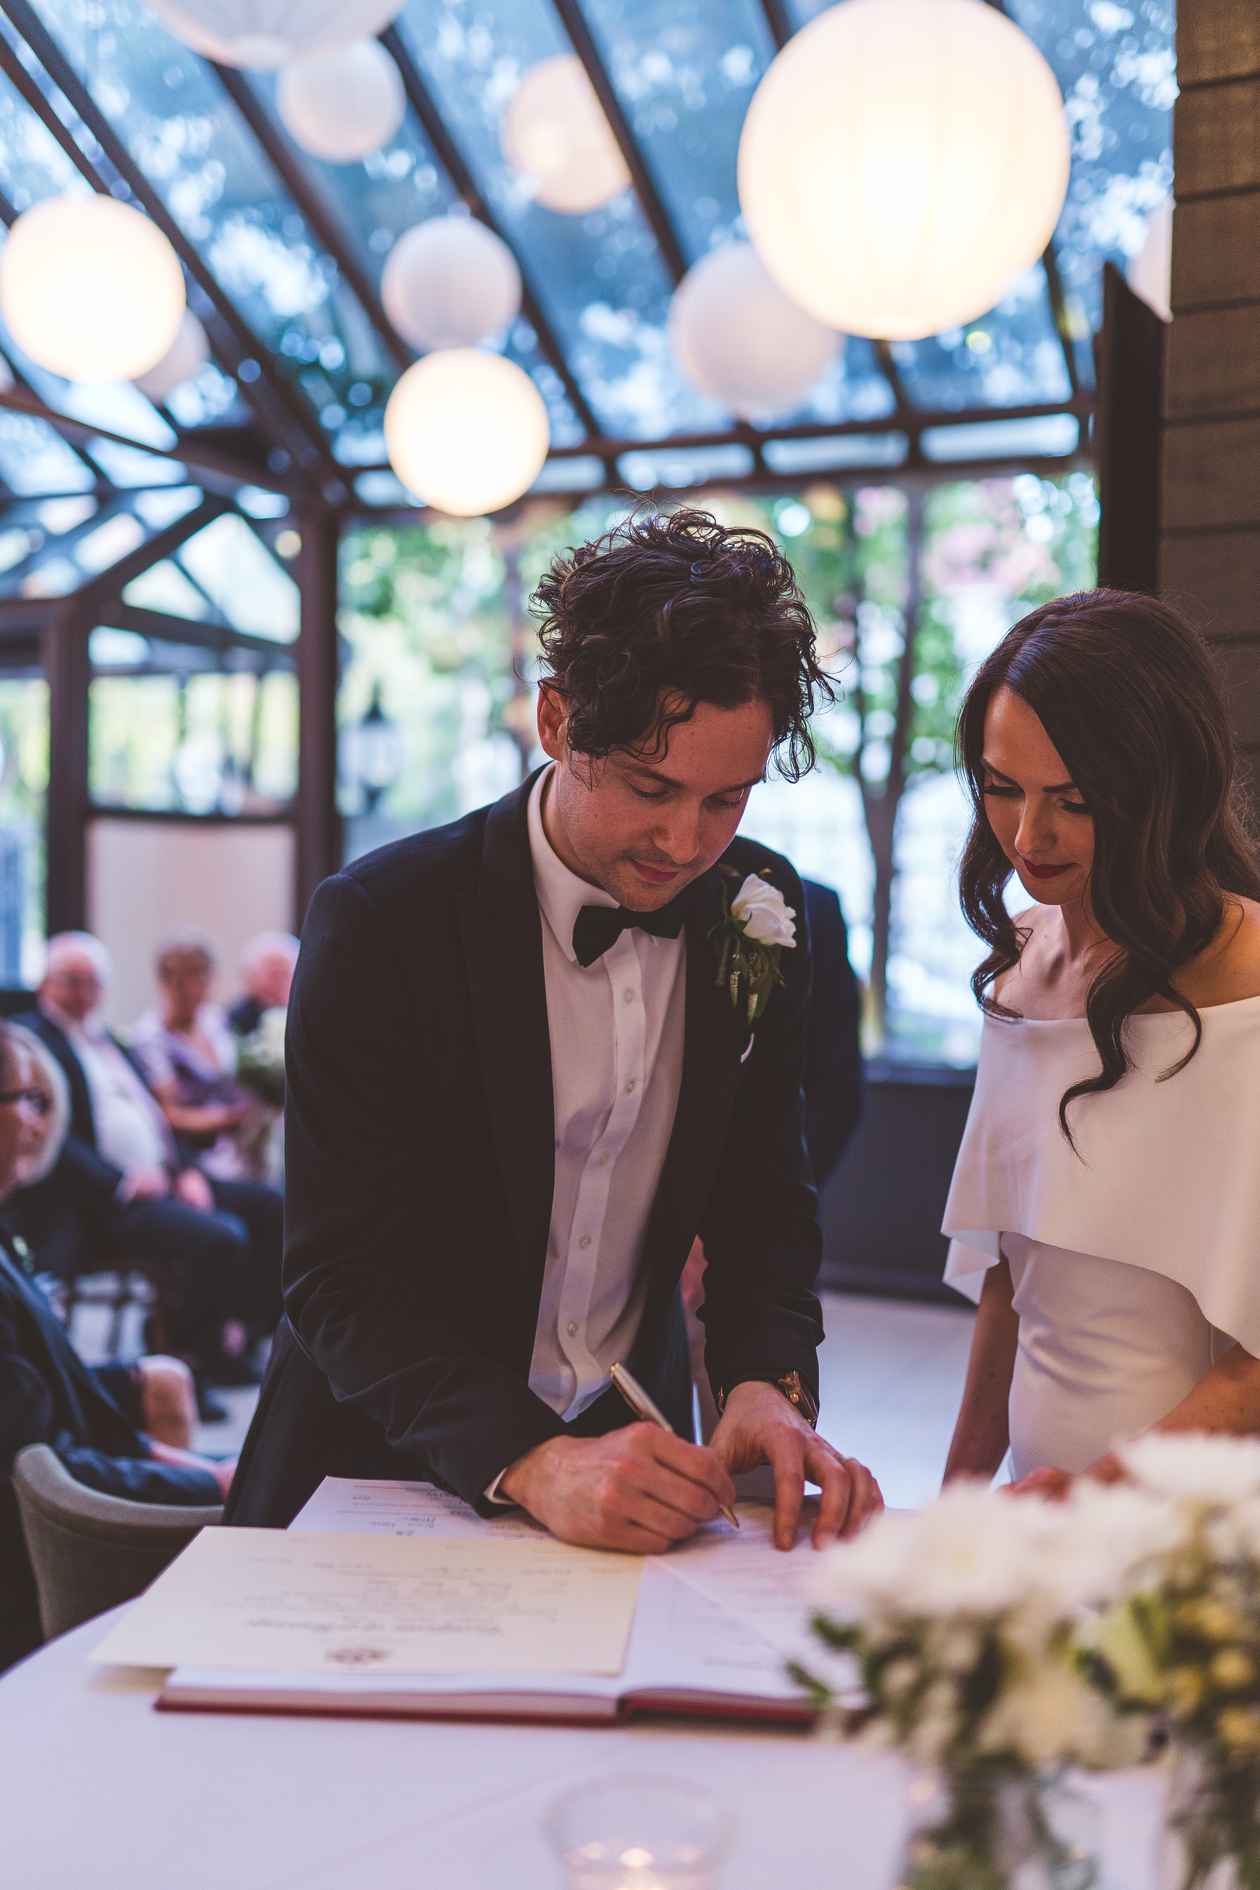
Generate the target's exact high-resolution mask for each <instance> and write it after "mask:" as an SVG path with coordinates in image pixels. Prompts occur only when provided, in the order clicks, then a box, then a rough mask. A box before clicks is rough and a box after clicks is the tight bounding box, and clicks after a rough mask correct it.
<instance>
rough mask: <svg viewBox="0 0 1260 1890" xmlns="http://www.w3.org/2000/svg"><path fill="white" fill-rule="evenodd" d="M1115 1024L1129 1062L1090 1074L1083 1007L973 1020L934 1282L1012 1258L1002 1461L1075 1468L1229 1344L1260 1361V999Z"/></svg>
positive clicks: (1178, 1394) (1165, 1405)
mask: <svg viewBox="0 0 1260 1890" xmlns="http://www.w3.org/2000/svg"><path fill="white" fill-rule="evenodd" d="M1199 1014H1200V1017H1201V1018H1202V1020H1203V1042H1202V1044H1201V1046H1200V1048H1199V1050H1198V1052H1197V1054H1196V1055H1195V1057H1194V1058H1193V1059H1192V1060H1191V1062H1190V1063H1189V1064H1188V1065H1187V1066H1186V1068H1185V1069H1184V1070H1182V1071H1181V1072H1180V1073H1179V1074H1178V1075H1177V1076H1174V1077H1171V1078H1169V1079H1168V1080H1167V1081H1166V1082H1161V1081H1159V1080H1158V1079H1159V1077H1160V1075H1161V1073H1162V1072H1163V1071H1165V1070H1167V1069H1168V1068H1169V1067H1170V1066H1171V1065H1172V1064H1174V1063H1176V1062H1177V1061H1178V1059H1179V1058H1180V1057H1182V1056H1183V1055H1184V1054H1185V1052H1186V1050H1187V1049H1188V1048H1189V1046H1190V1043H1191V1041H1192V1032H1191V1026H1190V1024H1189V1021H1188V1020H1187V1019H1186V1018H1185V1017H1184V1016H1182V1014H1181V1013H1180V1012H1152V1013H1143V1014H1142V1015H1141V1016H1137V1017H1133V1018H1131V1019H1130V1020H1129V1022H1128V1024H1127V1025H1126V1027H1125V1028H1126V1033H1127V1034H1126V1042H1127V1047H1128V1050H1129V1054H1130V1056H1131V1057H1132V1059H1133V1061H1134V1064H1135V1067H1134V1068H1133V1069H1132V1070H1131V1071H1130V1072H1129V1073H1128V1075H1126V1076H1125V1077H1124V1078H1123V1079H1122V1081H1121V1082H1120V1083H1119V1084H1118V1085H1117V1087H1116V1088H1115V1089H1113V1090H1110V1091H1107V1092H1106V1093H1105V1094H1103V1095H1100V1096H1088V1097H1083V1098H1081V1099H1080V1100H1078V1101H1077V1102H1075V1103H1073V1104H1072V1106H1071V1109H1070V1111H1069V1117H1068V1119H1069V1121H1070V1123H1071V1125H1072V1130H1073V1134H1074V1135H1075V1138H1076V1144H1077V1148H1078V1150H1079V1152H1080V1153H1079V1157H1078V1155H1077V1154H1074V1153H1073V1151H1072V1149H1071V1147H1070V1146H1069V1144H1068V1143H1067V1141H1066V1140H1065V1138H1064V1137H1063V1135H1062V1133H1061V1132H1060V1128H1059V1121H1058V1106H1059V1098H1060V1096H1061V1095H1062V1094H1063V1092H1064V1090H1065V1089H1067V1088H1068V1087H1069V1086H1070V1085H1071V1084H1073V1083H1076V1082H1079V1081H1080V1080H1081V1079H1082V1078H1083V1077H1087V1076H1089V1075H1092V1074H1093V1072H1094V1071H1096V1070H1097V1068H1098V1056H1097V1052H1096V1050H1095V1049H1094V1044H1093V1039H1092V1038H1091V1036H1090V1034H1089V1028H1088V1026H1087V1024H1086V1023H1085V1020H1084V1019H1083V1018H1063V1019H1055V1020H1039V1019H1020V1020H1018V1021H1011V1022H1007V1021H1005V1020H999V1019H995V1018H986V1020H985V1024H984V1032H983V1037H982V1041H981V1048H980V1062H979V1068H978V1071H977V1076H976V1090H975V1095H974V1097H973V1100H972V1105H971V1113H970V1115H969V1116H968V1119H967V1127H966V1130H965V1132H964V1135H963V1140H962V1145H961V1147H960V1149H959V1153H958V1161H957V1164H956V1166H955V1169H954V1178H953V1183H952V1185H951V1188H950V1192H949V1199H948V1202H947V1204H946V1209H945V1221H944V1228H943V1231H944V1232H945V1233H946V1234H947V1235H948V1236H949V1237H950V1241H951V1245H950V1250H949V1259H948V1263H947V1265H946V1270H945V1278H946V1280H947V1281H948V1282H949V1283H950V1285H952V1286H954V1287H956V1288H957V1289H958V1290H959V1291H960V1292H962V1293H965V1294H967V1295H968V1296H969V1297H970V1298H973V1299H976V1300H978V1299H979V1297H980V1291H981V1286H982V1284H983V1278H984V1273H985V1271H986V1270H987V1269H988V1268H989V1267H991V1266H993V1265H994V1264H995V1262H996V1261H997V1259H998V1258H999V1256H1004V1257H1005V1258H1006V1260H1007V1262H1008V1264H1009V1267H1010V1271H1011V1279H1012V1283H1013V1286H1014V1306H1015V1311H1016V1313H1017V1314H1018V1316H1019V1344H1018V1351H1017V1354H1016V1360H1015V1370H1014V1376H1013V1379H1012V1383H1011V1397H1010V1426H1011V1461H1012V1470H1013V1474H1014V1475H1015V1476H1017V1477H1019V1476H1024V1475H1025V1474H1026V1473H1027V1472H1028V1471H1029V1470H1033V1469H1036V1468H1037V1467H1038V1466H1039V1465H1043V1464H1052V1465H1054V1466H1056V1467H1057V1468H1059V1469H1062V1470H1069V1471H1077V1470H1083V1469H1085V1468H1086V1467H1087V1466H1088V1465H1089V1464H1091V1463H1092V1462H1094V1460H1095V1459H1096V1458H1097V1457H1100V1456H1101V1455H1102V1454H1103V1453H1104V1452H1105V1451H1106V1450H1108V1449H1109V1448H1110V1447H1111V1446H1112V1445H1113V1444H1115V1443H1117V1442H1118V1441H1120V1440H1122V1439H1125V1438H1128V1437H1132V1436H1134V1435H1136V1433H1138V1432H1139V1431H1142V1430H1144V1429H1146V1428H1147V1426H1149V1425H1150V1424H1153V1423H1154V1422H1155V1421H1156V1420H1157V1419H1159V1418H1161V1417H1163V1416H1164V1415H1165V1413H1166V1412H1168V1411H1170V1410H1171V1409H1172V1408H1173V1406H1174V1405H1176V1404H1179V1403H1180V1401H1181V1400H1182V1398H1184V1397H1185V1396H1186V1394H1187V1392H1189V1391H1190V1390H1191V1388H1192V1387H1193V1386H1194V1385H1195V1384H1197V1383H1198V1381H1199V1380H1200V1379H1201V1378H1202V1377H1203V1376H1204V1374H1205V1373H1206V1372H1207V1371H1208V1370H1209V1369H1210V1367H1211V1365H1212V1363H1213V1360H1214V1359H1215V1358H1218V1357H1219V1356H1220V1354H1221V1352H1222V1351H1223V1350H1225V1349H1226V1348H1227V1347H1228V1345H1229V1344H1230V1342H1231V1341H1232V1340H1237V1341H1238V1342H1239V1344H1241V1345H1243V1346H1245V1347H1246V1349H1247V1350H1248V1351H1249V1352H1252V1353H1255V1354H1256V1355H1260V997H1252V998H1243V999H1241V1000H1239V1001H1238V1002H1236V1003H1233V1004H1220V1005H1215V1006H1212V1007H1210V1008H1208V1009H1205V1010H1202V1011H1200V1013H1199Z"/></svg>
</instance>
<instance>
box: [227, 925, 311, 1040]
mask: <svg viewBox="0 0 1260 1890" xmlns="http://www.w3.org/2000/svg"><path fill="white" fill-rule="evenodd" d="M297 961H298V941H297V940H296V939H295V938H294V936H293V934H292V932H259V933H258V934H257V936H256V937H254V938H252V939H251V940H250V941H249V944H248V945H247V946H246V947H245V950H244V951H243V952H242V953H241V984H242V985H243V986H244V990H243V992H242V995H241V996H240V997H239V998H238V999H237V1000H236V1003H235V1004H233V1006H232V1008H231V1009H230V1010H229V1012H228V1014H227V1020H228V1027H229V1029H231V1030H233V1031H235V1033H236V1035H237V1036H238V1037H249V1036H252V1035H253V1033H254V1031H256V1030H257V1028H258V1026H259V1024H260V1023H261V1022H262V1018H263V1013H264V1011H283V1010H285V1009H287V1008H288V1003H289V991H290V989H291V988H292V985H293V973H294V970H295V969H296V967H297Z"/></svg>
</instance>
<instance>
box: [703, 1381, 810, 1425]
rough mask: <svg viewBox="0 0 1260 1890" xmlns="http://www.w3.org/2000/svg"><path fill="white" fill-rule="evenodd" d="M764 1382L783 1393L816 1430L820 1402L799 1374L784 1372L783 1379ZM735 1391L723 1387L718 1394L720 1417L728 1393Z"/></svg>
mask: <svg viewBox="0 0 1260 1890" xmlns="http://www.w3.org/2000/svg"><path fill="white" fill-rule="evenodd" d="M738 1382H739V1383H740V1384H741V1385H744V1384H747V1383H748V1382H749V1381H748V1380H747V1379H746V1378H741V1379H740V1380H739V1381H738ZM762 1382H764V1383H765V1384H768V1385H773V1386H774V1388H775V1390H776V1391H781V1392H782V1393H783V1396H784V1397H785V1398H786V1399H787V1401H788V1403H789V1404H790V1405H793V1406H794V1407H795V1409H796V1410H797V1411H799V1412H800V1414H801V1416H802V1417H803V1418H804V1420H805V1422H806V1423H807V1424H808V1425H809V1427H810V1429H811V1430H813V1429H814V1427H815V1426H816V1425H817V1423H818V1400H817V1398H815V1396H814V1394H813V1392H812V1391H811V1390H810V1388H809V1386H808V1385H807V1384H806V1383H805V1380H804V1379H803V1378H802V1377H801V1374H800V1373H799V1372H784V1374H783V1376H782V1377H781V1378H767V1379H765V1380H763V1381H762ZM734 1389H735V1386H734V1385H723V1387H722V1389H721V1390H720V1391H719V1392H718V1395H717V1408H718V1413H719V1415H720V1414H721V1413H722V1412H723V1411H725V1409H726V1398H727V1393H728V1391H734Z"/></svg>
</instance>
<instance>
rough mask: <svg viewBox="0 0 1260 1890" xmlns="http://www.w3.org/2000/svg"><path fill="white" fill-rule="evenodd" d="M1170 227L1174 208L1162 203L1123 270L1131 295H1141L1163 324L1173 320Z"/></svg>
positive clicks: (1152, 214)
mask: <svg viewBox="0 0 1260 1890" xmlns="http://www.w3.org/2000/svg"><path fill="white" fill-rule="evenodd" d="M1172 227H1173V207H1172V205H1171V203H1162V204H1160V206H1159V208H1158V209H1157V210H1153V211H1152V212H1151V216H1150V220H1149V222H1148V223H1147V225H1146V235H1145V237H1144V238H1143V241H1142V247H1141V249H1139V250H1138V252H1137V254H1136V256H1134V257H1132V258H1131V260H1130V262H1129V267H1128V270H1127V271H1126V274H1127V276H1128V282H1129V287H1130V288H1131V289H1132V290H1133V292H1134V294H1135V295H1140V296H1141V298H1142V300H1143V301H1144V302H1147V303H1149V305H1150V306H1151V308H1153V309H1154V311H1155V313H1156V314H1157V315H1158V316H1160V317H1161V318H1162V319H1163V320H1164V321H1166V322H1170V321H1171V320H1172V318H1173V315H1172Z"/></svg>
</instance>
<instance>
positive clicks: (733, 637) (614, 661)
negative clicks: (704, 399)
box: [530, 506, 835, 781]
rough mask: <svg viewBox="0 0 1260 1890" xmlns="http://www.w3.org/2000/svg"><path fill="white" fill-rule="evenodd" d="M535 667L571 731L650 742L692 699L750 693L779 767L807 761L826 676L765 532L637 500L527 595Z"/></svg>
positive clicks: (627, 742)
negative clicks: (535, 625)
mask: <svg viewBox="0 0 1260 1890" xmlns="http://www.w3.org/2000/svg"><path fill="white" fill-rule="evenodd" d="M530 601H531V604H532V606H533V610H534V614H535V615H536V616H537V617H538V618H539V619H540V620H541V626H540V630H539V641H540V642H541V644H542V650H543V662H544V676H543V680H544V682H545V683H547V684H548V685H549V686H550V687H551V688H552V689H554V690H555V691H556V692H557V693H558V694H559V695H560V696H561V697H563V699H564V702H565V704H566V707H567V709H568V718H569V729H568V734H569V744H570V746H571V747H572V748H573V749H575V750H576V751H577V752H578V753H579V754H582V755H586V756H590V757H592V758H597V759H603V758H604V757H606V756H607V755H609V754H611V753H612V752H613V751H614V750H615V749H622V750H628V751H630V752H633V753H635V754H638V755H654V756H657V755H660V754H661V753H663V752H664V749H665V746H666V743H667V741H668V739H669V732H670V730H671V729H672V728H674V727H675V726H676V725H677V724H678V723H679V722H686V721H689V720H690V718H691V717H692V715H693V714H694V713H695V709H696V705H697V704H698V703H701V702H708V703H712V704H714V705H715V706H716V707H718V708H722V709H733V708H737V707H738V706H739V705H740V704H741V703H745V702H749V701H751V700H752V699H753V698H754V697H757V696H762V697H764V698H765V700H766V701H767V702H768V704H769V705H770V712H771V716H772V719H773V723H774V747H773V751H772V752H773V754H774V758H775V762H776V765H777V767H778V771H779V773H780V774H782V775H783V776H785V777H786V779H788V780H789V781H797V780H799V779H800V777H801V776H802V775H803V774H807V773H808V772H809V770H810V769H811V768H812V767H813V765H814V760H815V753H814V744H813V740H812V738H811V736H810V732H809V718H810V716H811V715H812V714H813V712H814V709H815V707H816V706H818V705H819V704H820V703H824V704H825V703H830V702H832V701H833V700H834V698H835V687H834V685H833V683H832V681H831V679H830V677H828V676H827V675H826V673H825V672H824V670H823V669H822V668H821V666H820V665H819V662H818V654H817V646H816V638H815V633H814V622H813V618H812V617H811V616H810V613H809V609H808V606H807V605H806V603H805V599H804V597H803V596H802V595H801V591H800V587H799V585H798V584H797V582H796V574H795V573H794V571H793V570H792V567H791V565H790V564H789V563H788V561H787V559H786V558H785V557H784V556H783V553H782V552H781V551H780V550H779V548H778V546H777V545H776V544H775V542H774V540H773V539H772V538H771V537H770V536H769V535H768V534H767V533H766V532H759V531H753V530H751V529H749V528H747V527H745V526H725V525H720V524H719V523H718V521H717V519H716V518H714V517H713V515H712V514H711V513H709V512H701V511H697V510H696V509H695V508H693V507H689V506H683V507H680V508H679V510H678V511H676V512H670V513H662V512H658V511H655V510H651V511H642V510H636V511H634V512H632V513H631V514H630V516H629V517H628V518H626V519H623V520H622V522H621V523H620V524H618V525H615V526H613V527H612V529H611V530H610V531H607V532H605V533H604V534H603V536H602V537H600V538H596V539H594V540H592V541H591V543H589V544H586V545H579V546H578V547H577V548H576V550H574V549H570V550H568V551H567V552H565V553H564V554H562V555H561V556H560V557H558V558H556V559H555V560H554V561H553V563H552V565H551V567H550V569H549V570H548V571H547V573H546V574H545V576H544V577H543V578H542V580H541V582H540V583H539V585H538V588H537V590H536V591H535V592H534V594H533V597H532V598H531V600H530Z"/></svg>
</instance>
